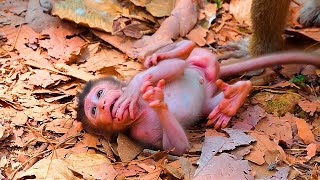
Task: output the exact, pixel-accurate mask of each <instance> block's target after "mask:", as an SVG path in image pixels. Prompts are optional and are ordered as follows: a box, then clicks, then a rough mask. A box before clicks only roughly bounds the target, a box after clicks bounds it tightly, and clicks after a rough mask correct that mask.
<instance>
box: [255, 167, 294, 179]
mask: <svg viewBox="0 0 320 180" xmlns="http://www.w3.org/2000/svg"><path fill="white" fill-rule="evenodd" d="M277 170H278V171H277V172H276V173H274V174H273V175H271V176H269V177H266V178H260V179H259V180H276V179H279V180H280V179H287V178H288V175H289V170H290V168H289V166H285V167H279V168H277Z"/></svg>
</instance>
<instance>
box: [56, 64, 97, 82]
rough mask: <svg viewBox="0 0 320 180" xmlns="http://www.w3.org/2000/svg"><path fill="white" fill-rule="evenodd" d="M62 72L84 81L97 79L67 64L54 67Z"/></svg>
mask: <svg viewBox="0 0 320 180" xmlns="http://www.w3.org/2000/svg"><path fill="white" fill-rule="evenodd" d="M54 66H55V68H57V69H58V70H60V71H63V72H65V73H66V74H67V75H69V76H72V77H75V78H78V79H81V80H84V81H89V80H92V79H95V78H96V77H95V76H94V75H92V74H89V73H86V72H84V71H81V70H78V69H76V68H74V67H71V66H68V65H66V64H62V63H57V64H55V65H54Z"/></svg>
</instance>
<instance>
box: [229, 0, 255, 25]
mask: <svg viewBox="0 0 320 180" xmlns="http://www.w3.org/2000/svg"><path fill="white" fill-rule="evenodd" d="M251 3H252V0H231V2H230V13H231V14H233V16H234V17H235V18H236V20H237V21H238V22H240V23H246V24H248V25H251V19H250V8H251Z"/></svg>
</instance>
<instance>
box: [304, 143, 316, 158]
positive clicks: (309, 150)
mask: <svg viewBox="0 0 320 180" xmlns="http://www.w3.org/2000/svg"><path fill="white" fill-rule="evenodd" d="M306 150H307V156H306V158H307V159H308V160H310V159H311V158H312V157H314V156H315V155H316V153H317V144H315V143H311V144H309V145H308V146H307V148H306Z"/></svg>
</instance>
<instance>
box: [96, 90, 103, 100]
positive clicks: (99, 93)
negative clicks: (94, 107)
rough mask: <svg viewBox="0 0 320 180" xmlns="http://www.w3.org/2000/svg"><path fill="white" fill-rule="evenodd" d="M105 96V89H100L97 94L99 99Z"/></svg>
mask: <svg viewBox="0 0 320 180" xmlns="http://www.w3.org/2000/svg"><path fill="white" fill-rule="evenodd" d="M102 94H103V89H100V90H99V91H98V92H97V97H98V98H100V97H101V96H102Z"/></svg>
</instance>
